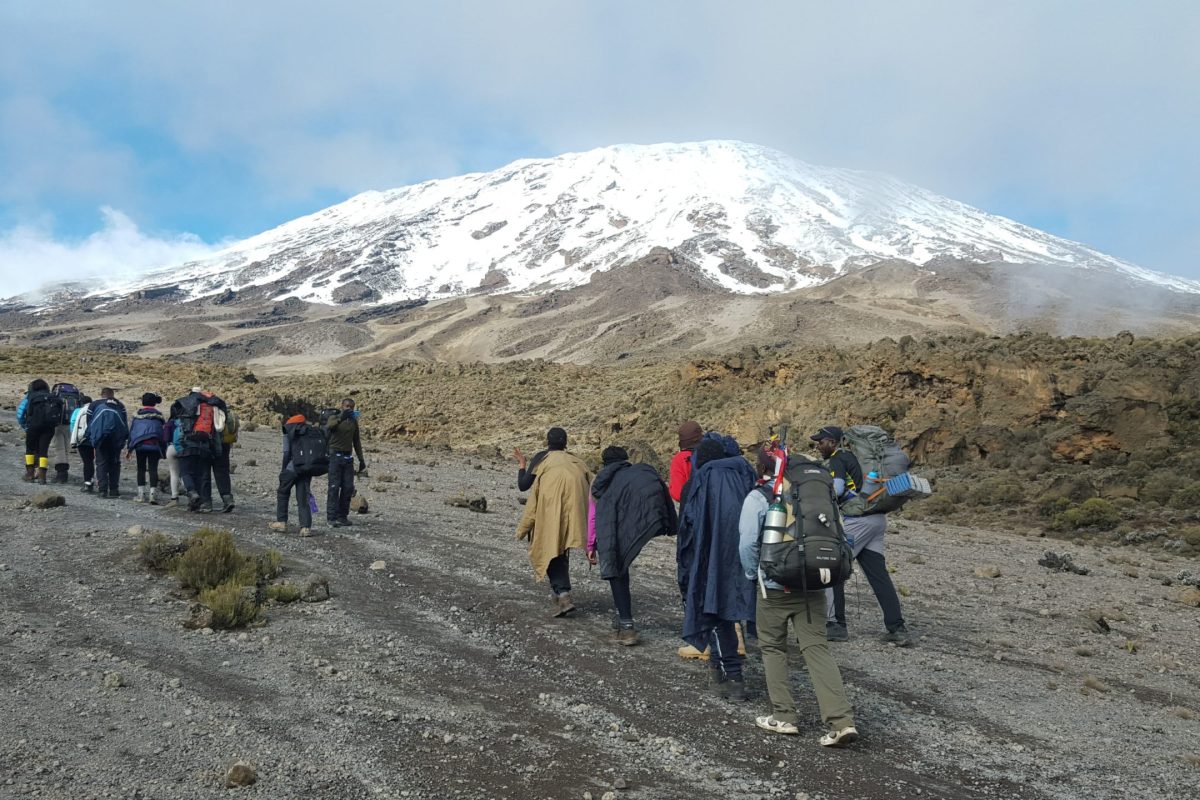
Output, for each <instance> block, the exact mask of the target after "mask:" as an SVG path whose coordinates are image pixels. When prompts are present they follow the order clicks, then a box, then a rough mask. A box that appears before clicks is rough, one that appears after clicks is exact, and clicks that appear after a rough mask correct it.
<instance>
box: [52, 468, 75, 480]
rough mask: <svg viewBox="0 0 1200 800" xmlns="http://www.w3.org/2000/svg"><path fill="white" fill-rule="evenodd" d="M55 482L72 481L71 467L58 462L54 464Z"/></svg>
mask: <svg viewBox="0 0 1200 800" xmlns="http://www.w3.org/2000/svg"><path fill="white" fill-rule="evenodd" d="M54 482H55V483H70V482H71V478H70V467H69V466H68V465H66V464H56V465H55V466H54Z"/></svg>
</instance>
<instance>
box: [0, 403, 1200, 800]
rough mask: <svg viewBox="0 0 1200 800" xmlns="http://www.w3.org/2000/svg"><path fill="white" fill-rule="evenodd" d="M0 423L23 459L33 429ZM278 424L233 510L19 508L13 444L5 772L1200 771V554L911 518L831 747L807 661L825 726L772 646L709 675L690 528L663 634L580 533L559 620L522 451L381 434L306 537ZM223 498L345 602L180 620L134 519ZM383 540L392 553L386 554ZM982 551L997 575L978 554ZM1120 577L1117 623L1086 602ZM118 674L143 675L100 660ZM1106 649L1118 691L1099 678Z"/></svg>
mask: <svg viewBox="0 0 1200 800" xmlns="http://www.w3.org/2000/svg"><path fill="white" fill-rule="evenodd" d="M0 422H4V423H9V424H11V414H6V415H4V416H3V417H2V418H0ZM0 441H3V443H4V444H5V445H6V446H4V447H0V455H3V456H4V461H5V463H9V464H16V463H18V462H19V452H20V451H19V448H18V446H17V439H16V432H15V431H11V430H10V431H8V432H5V433H0ZM277 452H278V442H277V435H276V434H275V433H274V432H269V431H265V430H260V431H257V432H255V433H251V434H246V435H245V437H244V442H243V444H242V446H241V447H239V449H238V450H237V451H236V452H235V454H234V458H233V461H234V462H235V463H239V464H241V465H242V466H241V467H240V468H239V469H238V471H237V473H236V474H235V476H234V478H235V490H236V491H237V494H238V497H239V508H238V510H237V511H236V512H234V513H233V514H229V515H219V514H218V515H213V516H210V517H197V516H195V515H191V514H188V513H187V512H186V511H184V510H181V509H163V508H156V507H150V506H139V505H135V504H133V503H132V502H131V501H130V499H129V496H128V495H127V496H126V498H124V499H121V500H110V501H105V500H98V499H96V498H94V497H92V496H84V495H81V494H79V493H78V487H77V485H75V483H73V484H72V485H71V486H68V487H65V488H66V491H65V492H64V496H65V497H66V499H67V503H68V505H67V506H66V507H65V508H59V509H53V510H48V511H41V510H31V509H25V508H23V507H22V504H23V502H24V500H25V498H26V497H28V496H29V495H32V494H33V493H34V489H33V488H31V487H30V486H28V485H26V484H23V483H21V482H20V481H19V479H18V474H19V470H18V469H17V468H16V467H9V468H5V469H3V470H0V505H2V506H3V508H4V510H3V513H2V514H0V565H2V567H0V599H2V601H3V602H2V605H0V654H2V657H0V716H2V718H3V720H4V721H5V724H4V725H3V728H2V730H0V797H43V798H59V797H62V798H68V797H69V798H102V797H122V798H129V797H143V798H155V799H156V800H157V799H159V798H164V799H165V798H199V797H217V796H224V795H225V794H226V793H227V790H225V789H223V788H221V784H220V776H221V774H222V772H223V770H224V768H225V767H226V766H227V765H228V764H229V763H230V762H231V761H233V760H234V759H235V758H243V759H245V760H247V761H250V762H252V763H253V764H255V765H256V767H257V768H258V775H259V780H258V783H257V784H256V785H255V786H253V787H250V788H248V789H244V790H241V792H240V794H241V795H245V796H247V797H264V798H267V797H269V798H284V797H306V798H368V797H372V798H377V797H383V798H399V797H412V798H444V797H462V798H508V797H512V798H580V797H583V796H584V793H585V792H591V793H592V795H593V796H594V797H596V798H600V797H601V796H602V795H603V794H604V793H605V792H607V791H612V790H613V789H614V784H615V783H618V782H620V783H621V784H622V785H625V786H627V787H628V788H626V789H621V790H618V791H617V795H618V796H620V797H629V798H647V799H651V798H662V799H664V800H665V799H666V798H696V797H737V798H753V797H764V798H765V797H782V798H793V797H796V796H797V793H806V794H807V795H808V796H809V797H811V798H834V797H838V798H864V799H865V800H872V799H874V798H879V800H884V798H886V799H887V800H894V798H897V797H917V796H919V797H923V798H924V797H931V798H963V799H964V800H966V799H969V798H997V797H1022V798H1074V797H1081V796H1089V797H1091V798H1108V797H1144V796H1148V795H1149V794H1150V792H1151V789H1153V791H1154V792H1156V793H1160V795H1161V796H1164V797H1167V796H1183V795H1184V794H1185V793H1186V791H1187V787H1189V786H1192V787H1194V785H1195V784H1194V782H1195V781H1196V780H1197V779H1198V778H1200V770H1198V769H1197V768H1196V767H1194V766H1191V765H1189V764H1188V763H1186V762H1185V761H1184V760H1183V757H1184V756H1185V755H1187V754H1195V753H1197V752H1200V723H1198V722H1196V721H1195V720H1194V719H1193V720H1188V719H1184V718H1183V717H1182V716H1177V714H1184V715H1185V716H1186V712H1185V711H1178V710H1177V709H1180V708H1183V709H1191V710H1192V711H1195V710H1196V709H1198V708H1200V684H1198V682H1197V674H1196V670H1195V664H1196V663H1198V662H1197V657H1198V656H1200V646H1198V645H1197V636H1196V633H1197V622H1198V621H1200V611H1197V610H1196V609H1195V608H1186V607H1184V606H1182V605H1180V604H1178V603H1173V602H1172V601H1170V600H1169V599H1167V595H1168V593H1169V592H1170V591H1171V589H1169V588H1167V587H1164V586H1162V585H1161V584H1160V583H1159V581H1157V580H1154V579H1151V578H1150V577H1149V574H1150V573H1151V572H1155V573H1159V572H1161V573H1163V574H1174V573H1175V572H1178V571H1179V570H1181V569H1185V568H1189V567H1190V568H1195V567H1196V565H1195V564H1194V563H1192V564H1188V563H1187V562H1183V561H1169V562H1162V563H1158V562H1151V561H1149V560H1146V561H1145V564H1143V565H1142V566H1134V565H1131V564H1126V563H1109V562H1107V561H1105V560H1104V558H1105V555H1106V554H1105V553H1102V552H1100V551H1096V550H1082V551H1078V552H1076V555H1077V560H1079V561H1081V562H1083V563H1086V564H1088V565H1089V566H1092V567H1093V569H1094V572H1093V574H1092V575H1089V576H1086V577H1083V576H1076V575H1060V574H1052V573H1049V572H1047V571H1046V570H1045V569H1043V568H1041V567H1038V566H1037V565H1036V560H1037V557H1038V555H1040V552H1041V550H1042V549H1044V545H1045V544H1046V543H1045V541H1039V540H1027V539H1023V538H1021V537H1018V536H1005V535H998V534H991V533H988V534H984V533H978V532H973V531H969V530H966V529H948V528H945V527H935V526H919V525H916V524H913V523H908V524H903V523H900V524H899V525H898V526H896V527H897V528H898V529H897V530H896V531H894V532H893V533H892V534H889V536H890V537H891V538H890V541H889V548H890V550H889V560H890V562H891V563H892V564H893V565H894V566H895V568H896V576H895V577H896V581H897V583H898V584H899V585H901V586H903V587H905V589H904V590H905V591H906V592H908V597H906V598H905V611H906V615H907V616H908V617H909V619H910V622H911V624H912V626H913V627H914V628H915V629H917V630H918V631H920V632H922V633H923V638H922V640H921V642H920V644H919V646H918V647H915V648H912V649H910V650H897V649H894V648H891V647H887V646H883V645H880V644H879V643H877V641H876V640H875V638H874V636H873V635H872V634H873V631H874V630H875V628H877V627H878V626H879V624H880V622H879V613H878V609H877V608H876V607H875V606H874V604H873V599H872V598H870V596H869V591H868V590H867V589H866V586H865V583H864V584H863V587H862V595H863V598H862V603H861V616H860V617H857V616H855V612H854V609H855V607H856V606H857V605H858V604H857V603H856V602H855V600H854V598H855V589H854V588H851V590H850V598H851V601H850V604H851V609H852V610H851V615H852V619H851V629H852V636H853V639H852V641H851V642H850V643H848V644H846V645H840V646H838V648H837V649H836V650H835V654H836V655H837V656H838V658H839V661H840V662H841V663H842V664H843V665H844V668H845V675H846V678H847V682H848V684H849V685H850V691H851V693H852V699H853V701H854V703H855V706H856V711H857V716H858V719H859V721H860V729H861V730H862V732H863V738H862V740H861V741H860V743H859V744H858V745H856V746H855V747H854V749H852V750H846V751H829V750H826V749H823V748H821V747H819V746H817V744H816V737H817V735H818V733H819V724H818V719H817V715H816V707H815V702H814V701H813V698H812V696H811V694H810V693H809V692H808V691H807V689H806V679H805V677H804V673H803V671H802V670H800V669H799V663H798V662H797V669H796V672H795V675H796V681H797V690H798V691H797V699H798V700H799V702H800V704H801V714H802V718H803V720H804V722H805V723H807V724H806V725H804V726H802V728H803V735H802V736H800V737H792V738H782V737H773V736H770V735H767V734H763V733H762V732H760V731H758V730H757V729H756V728H754V726H753V717H754V715H755V714H759V713H765V710H766V704H765V695H764V692H763V688H762V675H761V664H760V662H759V660H758V657H757V652H756V651H755V650H754V649H753V647H752V652H751V657H750V659H749V661H748V665H749V666H748V679H749V681H750V685H751V688H752V690H753V691H752V694H753V697H752V699H751V701H750V702H748V703H745V704H741V705H734V704H731V703H729V702H726V701H723V700H720V699H718V698H716V697H713V696H710V695H709V694H707V692H706V690H705V672H704V669H705V668H704V667H703V666H701V665H698V664H688V663H682V662H680V660H679V659H678V658H677V657H676V656H675V653H674V651H675V648H676V647H677V645H678V644H679V641H678V639H677V631H678V625H679V622H680V610H679V604H678V595H677V592H676V590H675V589H674V586H673V580H672V578H673V557H674V548H673V543H672V542H670V541H667V540H660V541H656V542H653V543H652V544H651V545H650V547H648V549H647V551H646V553H645V554H644V555H643V558H642V559H641V560H640V561H639V564H638V566H637V567H635V575H634V603H635V612H636V613H637V616H638V621H639V625H640V626H641V628H642V631H643V644H642V645H640V646H639V647H636V648H632V649H623V648H618V647H616V646H614V645H613V644H611V642H610V636H611V631H610V629H609V619H610V612H609V596H608V591H607V586H606V585H604V583H603V582H602V581H601V580H599V578H598V577H597V576H596V575H595V574H589V573H588V571H587V569H586V564H585V563H584V562H583V560H582V558H580V559H576V561H575V564H574V565H573V577H574V580H575V581H576V601H577V603H578V605H579V606H580V612H579V613H578V615H577V616H576V617H575V618H572V619H566V620H552V619H550V618H548V615H547V611H548V608H549V602H548V597H547V591H546V589H545V587H544V586H543V585H537V584H534V583H533V582H532V580H530V578H529V571H528V562H527V560H526V559H525V557H524V547H523V545H522V544H521V543H518V542H514V541H512V539H511V538H510V537H511V531H512V529H513V527H514V524H515V520H516V517H517V515H518V514H519V510H520V507H519V505H518V504H517V497H518V494H517V492H516V490H515V488H514V487H513V478H514V474H513V472H512V471H511V470H510V468H509V465H506V464H505V465H501V464H495V463H492V462H479V461H476V462H471V461H470V460H464V459H462V458H461V457H457V456H455V457H452V456H450V455H449V454H446V453H440V452H433V451H415V450H412V451H402V452H400V453H398V454H395V455H392V456H387V455H384V454H381V453H373V454H369V455H370V457H371V460H372V467H371V473H372V475H373V476H374V477H373V478H372V479H370V480H369V481H367V482H366V483H365V486H364V487H363V493H364V494H365V496H366V497H368V499H369V500H370V503H371V506H372V509H371V512H372V513H370V514H368V515H366V516H360V517H356V519H355V522H356V525H355V526H354V527H353V528H350V529H342V530H330V529H328V528H325V527H319V532H320V534H321V535H319V536H315V537H312V538H308V539H299V538H297V537H295V536H294V535H289V536H280V535H277V534H272V533H270V532H268V531H267V530H266V522H267V521H269V519H270V518H271V517H270V516H269V515H268V511H269V510H270V509H271V508H272V507H273V502H274V466H275V464H276V463H277V456H276V455H275V454H276V453H277ZM251 458H253V459H256V460H257V466H250V465H247V463H246V462H247V461H248V459H251ZM389 478H390V479H391V480H388V479H389ZM75 480H76V481H77V476H75ZM123 483H124V486H126V487H129V491H131V487H132V475H131V474H129V473H126V475H125V476H124V479H123ZM314 483H315V484H316V486H317V487H318V496H319V497H320V494H321V493H322V492H323V490H324V481H323V480H319V479H318V480H317V481H315V482H314ZM459 491H467V492H469V493H479V494H483V495H485V496H486V497H487V498H488V501H489V506H490V509H491V513H488V514H475V513H471V512H469V511H467V510H465V509H459V508H452V507H448V506H446V505H445V504H444V502H443V501H444V500H445V498H447V497H450V496H451V495H454V494H456V493H457V492H459ZM321 499H322V500H323V498H321ZM323 505H324V503H323V502H322V506H323ZM203 522H207V523H211V524H215V525H220V526H224V527H228V528H230V529H231V530H233V531H234V533H235V535H236V536H237V538H238V540H239V542H241V543H242V544H244V545H246V546H249V547H251V548H266V547H275V548H277V549H279V550H280V551H282V552H283V554H284V555H285V557H286V564H287V567H288V570H289V572H291V573H293V574H306V573H309V572H319V573H321V574H323V575H325V576H327V577H328V578H329V580H330V584H331V588H332V590H333V595H334V596H333V599H332V600H331V601H329V602H325V603H317V604H295V605H292V606H288V607H281V608H273V609H270V610H269V611H268V612H267V615H266V616H267V624H266V625H264V626H263V627H260V628H255V629H251V630H248V631H245V632H241V633H205V632H195V631H186V630H184V629H183V628H181V627H180V621H181V620H182V619H183V617H184V616H185V613H186V610H187V603H186V602H184V601H180V600H177V599H174V598H173V597H172V596H171V595H170V592H171V590H172V589H173V588H174V585H175V584H174V582H173V581H171V580H170V579H167V578H161V577H153V576H148V575H146V574H144V573H142V572H140V571H139V570H138V569H137V567H136V564H135V561H134V556H133V554H134V548H135V545H136V538H135V537H132V536H130V535H129V534H128V533H127V532H126V531H127V529H128V528H129V527H130V526H131V525H134V524H139V525H143V526H145V527H147V528H153V529H157V530H163V531H164V532H167V533H169V534H172V535H176V536H183V535H186V534H187V533H188V532H190V531H191V530H194V529H195V528H196V527H198V525H199V524H201V523H203ZM1109 555H1111V554H1109ZM1134 555H1135V556H1136V555H1137V554H1136V553H1135V554H1134ZM377 559H378V560H383V561H385V562H386V564H387V569H386V570H384V571H371V570H370V569H369V568H368V566H369V565H370V564H371V562H373V561H375V560H377ZM1135 560H1136V559H1135ZM985 563H994V564H998V565H999V566H1000V567H1001V568H1002V572H1003V575H1002V576H1001V577H999V578H996V579H979V578H976V577H975V576H974V568H975V567H976V566H978V565H980V564H985ZM1127 570H1128V571H1131V572H1132V571H1135V570H1140V573H1139V578H1136V579H1135V578H1131V577H1128V576H1126V575H1125V574H1124V573H1125V571H1127ZM1100 606H1104V607H1111V608H1112V610H1111V611H1110V612H1109V613H1110V622H1111V623H1112V626H1113V628H1114V632H1113V633H1110V634H1108V635H1101V634H1092V633H1089V632H1088V631H1087V630H1086V627H1085V626H1084V624H1083V623H1082V622H1081V618H1080V616H1079V615H1080V614H1081V613H1082V612H1083V611H1085V610H1086V609H1088V608H1092V607H1100ZM1119 616H1124V617H1126V620H1125V621H1118V620H1116V619H1115V618H1116V617H1119ZM1127 639H1129V640H1131V641H1132V640H1136V641H1138V642H1139V645H1138V646H1137V647H1136V648H1135V650H1136V652H1132V653H1131V652H1129V650H1128V649H1127V648H1126V646H1125V642H1126V640H1127ZM1085 647H1086V648H1088V650H1089V651H1090V652H1091V653H1092V655H1090V656H1084V655H1078V654H1077V653H1076V650H1077V648H1085ZM1080 652H1084V651H1083V650H1080ZM107 672H119V673H120V675H121V678H122V680H123V682H124V684H125V685H123V686H122V687H120V688H106V687H105V686H104V684H103V678H104V675H105V673H107ZM1089 675H1090V676H1095V677H1096V678H1097V679H1099V680H1100V681H1102V682H1103V683H1104V684H1107V686H1108V687H1110V688H1109V689H1108V691H1102V690H1101V691H1097V690H1093V689H1088V690H1087V692H1088V693H1087V694H1081V690H1082V689H1084V684H1083V681H1084V679H1085V677H1086V676H1089Z"/></svg>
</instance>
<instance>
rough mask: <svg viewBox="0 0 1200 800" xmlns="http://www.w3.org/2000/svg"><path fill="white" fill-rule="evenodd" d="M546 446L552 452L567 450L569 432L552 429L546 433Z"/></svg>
mask: <svg viewBox="0 0 1200 800" xmlns="http://www.w3.org/2000/svg"><path fill="white" fill-rule="evenodd" d="M546 444H547V445H548V446H549V447H550V449H551V450H566V449H567V432H566V431H564V430H563V429H562V428H551V429H550V430H548V431H546Z"/></svg>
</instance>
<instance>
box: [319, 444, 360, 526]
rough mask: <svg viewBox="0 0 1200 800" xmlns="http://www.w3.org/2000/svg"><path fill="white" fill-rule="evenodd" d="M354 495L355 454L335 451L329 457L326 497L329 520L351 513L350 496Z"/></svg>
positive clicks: (344, 516) (326, 512)
mask: <svg viewBox="0 0 1200 800" xmlns="http://www.w3.org/2000/svg"><path fill="white" fill-rule="evenodd" d="M353 496H354V455H353V454H352V453H344V454H343V453H334V454H333V455H331V456H330V457H329V494H328V495H326V497H325V514H326V516H328V517H329V521H330V522H333V521H334V520H335V519H345V518H346V517H348V516H349V515H350V498H351V497H353Z"/></svg>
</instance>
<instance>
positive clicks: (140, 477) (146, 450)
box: [125, 392, 167, 505]
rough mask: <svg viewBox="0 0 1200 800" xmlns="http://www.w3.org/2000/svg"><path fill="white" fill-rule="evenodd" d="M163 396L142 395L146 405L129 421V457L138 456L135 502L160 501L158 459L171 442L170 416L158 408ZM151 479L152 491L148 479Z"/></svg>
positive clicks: (143, 402)
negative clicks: (168, 436) (168, 438)
mask: <svg viewBox="0 0 1200 800" xmlns="http://www.w3.org/2000/svg"><path fill="white" fill-rule="evenodd" d="M161 402H162V398H161V397H159V396H158V395H156V394H155V393H154V392H146V393H145V394H143V395H142V407H141V408H139V409H138V410H137V412H136V413H135V414H134V415H133V422H131V423H130V425H129V444H128V446H127V449H126V451H125V458H126V459H128V458H129V457H130V456H131V455H136V456H137V495H136V496H135V497H134V498H133V502H135V503H145V502H146V501H147V500H149V501H150V504H151V505H158V461H159V459H161V458H162V457H163V455H164V451H165V448H166V444H167V432H166V419H164V418H163V414H162V412H161V411H159V410H158V404H159V403H161ZM147 479H149V484H150V485H149V492H147V486H146V482H147Z"/></svg>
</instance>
